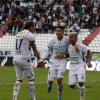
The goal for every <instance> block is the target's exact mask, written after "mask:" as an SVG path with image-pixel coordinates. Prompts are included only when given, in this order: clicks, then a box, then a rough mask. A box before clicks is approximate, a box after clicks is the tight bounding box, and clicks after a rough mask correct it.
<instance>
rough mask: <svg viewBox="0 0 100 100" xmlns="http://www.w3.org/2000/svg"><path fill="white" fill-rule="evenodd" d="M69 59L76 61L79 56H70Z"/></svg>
mask: <svg viewBox="0 0 100 100" xmlns="http://www.w3.org/2000/svg"><path fill="white" fill-rule="evenodd" d="M70 60H71V61H78V60H79V58H78V57H70Z"/></svg>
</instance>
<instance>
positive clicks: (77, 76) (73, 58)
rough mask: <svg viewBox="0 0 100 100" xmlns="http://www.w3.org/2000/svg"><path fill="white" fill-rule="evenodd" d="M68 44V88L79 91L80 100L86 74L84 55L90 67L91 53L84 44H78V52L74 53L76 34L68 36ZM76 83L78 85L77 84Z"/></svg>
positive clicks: (82, 95) (82, 96) (83, 92)
mask: <svg viewBox="0 0 100 100" xmlns="http://www.w3.org/2000/svg"><path fill="white" fill-rule="evenodd" d="M69 40H70V44H69V45H68V53H69V57H70V67H69V86H70V88H72V89H79V90H80V100H84V98H85V85H84V83H85V72H86V60H85V54H87V56H88V58H89V59H88V63H87V65H88V67H89V68H90V67H91V66H92V64H91V60H92V52H91V51H90V50H89V49H88V47H87V46H86V45H84V44H82V43H81V44H79V45H78V48H79V52H76V51H75V49H74V45H75V44H76V42H77V33H76V32H72V33H71V34H70V35H69ZM77 81H78V83H77Z"/></svg>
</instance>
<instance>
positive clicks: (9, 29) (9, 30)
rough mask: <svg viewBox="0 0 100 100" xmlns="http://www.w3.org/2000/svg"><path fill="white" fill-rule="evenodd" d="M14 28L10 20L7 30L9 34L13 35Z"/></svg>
mask: <svg viewBox="0 0 100 100" xmlns="http://www.w3.org/2000/svg"><path fill="white" fill-rule="evenodd" d="M12 28H13V26H12V23H11V22H10V23H9V24H8V26H7V31H8V33H9V35H12Z"/></svg>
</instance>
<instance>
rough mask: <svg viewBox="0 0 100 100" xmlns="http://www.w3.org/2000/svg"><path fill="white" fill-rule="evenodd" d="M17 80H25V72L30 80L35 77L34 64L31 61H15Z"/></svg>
mask: <svg viewBox="0 0 100 100" xmlns="http://www.w3.org/2000/svg"><path fill="white" fill-rule="evenodd" d="M13 64H14V67H15V71H16V77H17V80H23V78H24V73H25V75H26V76H27V79H28V80H32V79H34V72H33V66H32V63H31V62H16V61H14V62H13Z"/></svg>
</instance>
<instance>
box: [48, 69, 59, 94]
mask: <svg viewBox="0 0 100 100" xmlns="http://www.w3.org/2000/svg"><path fill="white" fill-rule="evenodd" d="M56 73H57V72H56V69H53V68H49V72H48V87H47V92H48V93H50V92H51V89H52V84H53V81H54V79H55V77H56Z"/></svg>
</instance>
